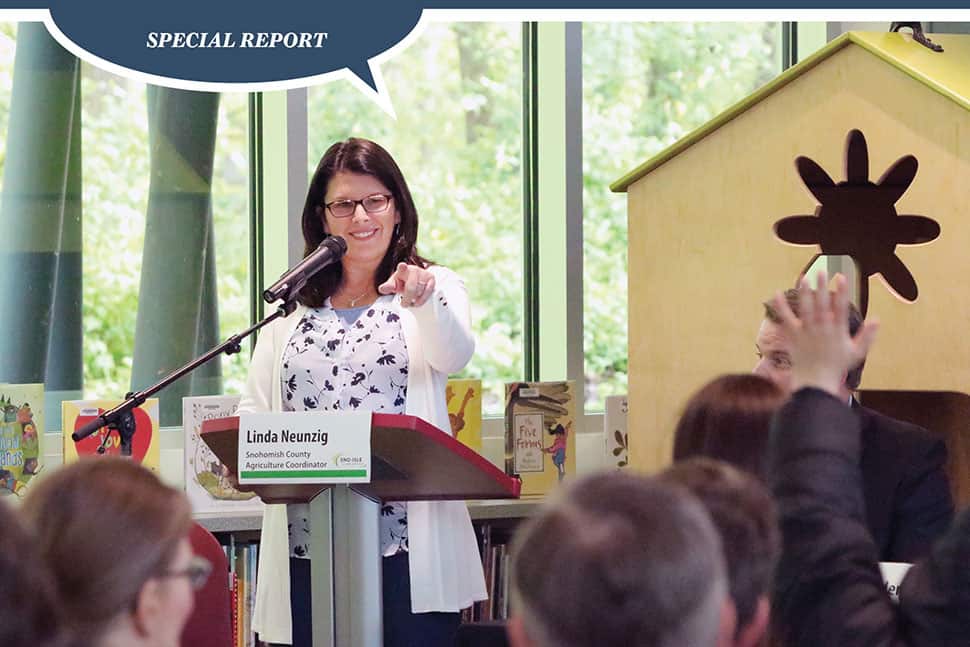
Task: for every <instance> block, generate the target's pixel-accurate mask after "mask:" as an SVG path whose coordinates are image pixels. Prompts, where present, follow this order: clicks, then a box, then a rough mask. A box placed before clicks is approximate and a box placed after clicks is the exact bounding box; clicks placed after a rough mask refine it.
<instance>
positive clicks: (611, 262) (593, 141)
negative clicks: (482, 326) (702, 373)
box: [583, 22, 780, 409]
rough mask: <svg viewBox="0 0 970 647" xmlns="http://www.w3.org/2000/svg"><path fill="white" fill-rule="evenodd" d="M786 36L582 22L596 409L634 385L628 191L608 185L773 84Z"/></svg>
mask: <svg viewBox="0 0 970 647" xmlns="http://www.w3.org/2000/svg"><path fill="white" fill-rule="evenodd" d="M777 41H778V23H689V22H684V23H583V247H584V249H583V270H584V271H583V275H584V276H583V288H584V296H583V302H584V307H585V316H584V321H583V329H584V337H585V339H584V345H585V356H586V371H585V372H586V408H587V409H602V408H603V401H604V398H606V397H607V396H610V395H616V394H621V393H626V391H627V287H628V285H627V220H626V195H623V194H615V193H611V192H610V189H609V185H610V184H611V183H612V182H614V181H616V180H617V179H618V178H620V177H621V176H622V175H624V174H625V173H627V172H629V171H630V170H632V169H633V168H635V167H636V166H637V165H639V164H641V163H642V162H644V161H646V160H647V159H649V158H650V157H653V156H654V155H656V154H657V153H659V152H660V151H662V150H664V149H665V148H667V147H668V146H670V145H671V144H673V143H674V142H676V141H677V140H678V139H680V138H681V137H683V136H684V135H686V134H687V133H689V132H690V131H692V130H694V129H695V128H697V127H699V126H701V125H703V124H704V123H706V122H707V121H709V120H710V119H712V118H713V117H715V116H716V115H717V114H718V113H720V112H721V111H722V110H724V109H725V108H727V107H728V106H730V105H731V104H732V103H734V102H736V101H738V100H740V99H742V98H744V97H745V96H747V95H748V94H750V93H751V92H752V91H754V90H755V89H756V88H758V87H759V86H761V85H763V84H764V83H766V82H768V81H769V80H771V79H772V78H773V77H774V76H775V75H776V74H778V73H779V72H780V55H779V54H778V49H777ZM698 181H699V182H702V181H703V178H699V179H698ZM684 190H690V187H685V188H684ZM669 271H670V272H671V273H672V274H673V273H676V272H677V271H678V268H676V267H671V268H669ZM630 280H631V281H636V280H644V277H630Z"/></svg>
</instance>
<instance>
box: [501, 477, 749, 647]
mask: <svg viewBox="0 0 970 647" xmlns="http://www.w3.org/2000/svg"><path fill="white" fill-rule="evenodd" d="M512 561H513V563H512V568H511V572H512V595H513V597H512V603H513V608H512V617H511V619H510V620H509V624H508V633H509V639H510V642H511V644H512V645H513V647H600V646H601V645H621V646H623V647H685V646H687V645H690V646H691V647H712V646H714V645H718V646H725V647H726V646H727V645H730V644H731V636H732V635H733V633H734V626H735V614H734V606H733V604H732V603H731V599H730V597H729V595H728V592H727V590H728V586H727V577H726V573H725V566H724V558H723V555H722V552H721V542H720V538H719V536H718V532H717V529H716V528H715V527H714V525H713V524H712V523H711V519H710V516H709V515H708V514H707V512H706V511H705V510H704V507H703V506H702V505H701V504H700V503H699V502H698V501H697V499H696V498H695V497H693V496H692V495H691V494H690V493H689V492H688V491H687V490H686V489H685V488H683V487H680V486H676V485H673V484H670V483H665V482H663V481H661V480H660V479H657V478H648V477H644V476H637V475H633V474H625V473H620V472H609V473H602V474H597V475H592V476H587V477H585V478H582V479H579V480H578V481H576V482H574V483H573V484H572V485H571V486H570V487H568V488H565V491H560V492H559V493H558V494H557V495H556V497H555V498H554V499H553V500H551V501H550V502H549V503H548V504H546V505H544V507H543V508H542V510H541V511H540V512H539V514H538V515H537V516H535V517H534V518H532V519H531V520H530V521H528V522H527V523H526V525H525V526H524V527H523V528H522V529H521V530H520V531H519V532H518V533H517V534H516V538H515V545H514V547H513V557H512Z"/></svg>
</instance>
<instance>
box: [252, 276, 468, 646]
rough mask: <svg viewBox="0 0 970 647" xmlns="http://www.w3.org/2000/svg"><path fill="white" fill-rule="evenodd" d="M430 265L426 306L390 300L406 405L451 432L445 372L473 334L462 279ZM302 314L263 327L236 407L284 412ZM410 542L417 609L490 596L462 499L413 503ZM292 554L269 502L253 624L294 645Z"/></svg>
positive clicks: (281, 517) (459, 364)
mask: <svg viewBox="0 0 970 647" xmlns="http://www.w3.org/2000/svg"><path fill="white" fill-rule="evenodd" d="M430 271H431V272H432V273H433V274H434V277H435V291H434V294H433V295H432V296H431V298H430V299H428V301H427V302H426V303H425V304H424V305H422V306H420V307H417V308H403V307H401V305H400V299H398V298H395V299H393V303H394V306H393V307H394V308H395V309H396V311H397V312H398V314H399V315H400V317H401V328H402V330H403V333H404V340H405V342H406V344H407V349H408V394H407V403H406V405H405V411H406V412H407V413H408V414H410V415H414V416H418V417H420V418H423V419H425V420H427V421H428V422H430V423H431V424H433V425H434V426H436V427H438V428H439V429H443V430H450V429H451V425H450V422H449V420H448V407H447V403H446V402H445V386H446V382H447V380H448V374H449V373H454V372H457V371H460V370H461V369H462V368H464V366H465V364H467V363H468V361H469V360H470V359H471V356H472V354H473V353H474V351H475V339H474V337H473V336H472V333H471V325H470V315H469V305H468V294H467V292H466V290H465V284H464V283H463V282H462V280H461V278H460V277H459V276H458V275H457V274H455V273H454V272H452V271H451V270H449V269H447V268H445V267H442V266H440V265H435V266H432V267H431V268H430ZM305 312H306V308H305V307H303V306H298V307H297V309H296V311H295V312H293V313H292V314H291V315H289V316H288V317H285V318H281V319H277V320H276V321H274V322H272V323H271V324H269V325H267V326H266V327H265V328H264V329H263V330H262V331H261V333H260V335H259V341H258V342H257V343H256V349H255V351H254V352H253V359H252V363H251V364H250V367H249V377H248V379H247V381H246V389H245V392H244V394H243V396H242V400H241V402H240V404H239V410H238V411H239V413H251V412H259V411H281V410H282V387H281V385H280V372H281V365H282V357H283V351H284V349H285V348H286V344H287V342H289V340H290V337H291V336H292V335H293V332H294V330H295V329H296V326H297V324H298V323H299V321H300V319H301V318H302V317H303V314H304V313H305ZM408 545H409V553H408V555H409V561H410V575H411V611H412V612H414V613H423V612H429V611H451V612H454V611H460V610H461V609H463V608H465V607H467V606H469V605H471V604H472V603H474V602H475V601H476V600H484V599H486V598H487V595H486V592H485V577H484V574H483V572H482V563H481V557H480V556H479V554H478V544H477V543H476V541H475V533H474V531H473V530H472V525H471V520H470V518H469V516H468V508H467V507H466V506H465V503H464V502H462V501H435V502H432V501H411V502H409V503H408ZM288 558H289V540H288V536H287V520H286V506H283V505H268V506H266V507H265V509H264V512H263V529H262V538H261V544H260V551H259V570H258V572H259V574H260V576H259V577H258V578H257V579H256V607H255V609H254V611H253V629H254V630H255V631H257V632H259V634H260V638H261V639H262V640H265V641H267V642H273V643H283V644H290V643H291V640H292V638H291V636H292V626H291V625H292V623H291V620H290V581H289V580H290V578H289V561H288ZM270 573H272V574H273V575H272V576H271V577H267V575H269V574H270Z"/></svg>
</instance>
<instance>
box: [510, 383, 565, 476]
mask: <svg viewBox="0 0 970 647" xmlns="http://www.w3.org/2000/svg"><path fill="white" fill-rule="evenodd" d="M574 390H575V385H574V383H573V382H572V381H564V382H511V383H508V384H506V385H505V471H506V473H508V474H515V475H518V476H519V478H521V479H522V494H523V495H537V494H546V493H548V492H550V491H552V489H553V488H555V487H556V486H557V485H558V484H559V483H562V482H563V481H565V480H567V479H568V478H571V477H573V476H574V475H575V474H576V433H575V424H574V421H575V419H576V399H575V395H574Z"/></svg>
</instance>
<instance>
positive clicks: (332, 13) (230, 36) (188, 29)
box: [21, 0, 421, 91]
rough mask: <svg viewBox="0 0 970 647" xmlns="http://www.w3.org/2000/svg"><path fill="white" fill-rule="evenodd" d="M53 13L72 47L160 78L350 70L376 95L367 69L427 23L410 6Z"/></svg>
mask: <svg viewBox="0 0 970 647" xmlns="http://www.w3.org/2000/svg"><path fill="white" fill-rule="evenodd" d="M48 4H49V5H50V6H49V9H50V15H51V22H52V23H53V26H54V27H55V28H56V30H57V31H59V32H60V35H62V36H63V38H66V39H67V40H69V41H70V43H73V44H74V45H76V46H77V47H78V48H80V49H82V50H84V51H85V52H88V53H90V54H91V55H93V56H94V57H96V58H97V59H100V60H102V61H107V62H108V63H111V64H114V65H118V66H120V67H123V68H126V69H129V70H134V71H136V72H140V73H143V74H147V75H151V76H154V77H161V78H168V79H178V80H183V81H190V82H197V83H220V84H226V83H231V84H260V83H268V82H280V81H292V80H297V79H304V78H309V77H315V76H319V75H322V74H327V73H329V72H334V71H337V70H341V69H343V68H347V69H349V70H350V71H351V72H353V73H354V74H356V75H357V76H358V77H360V79H361V80H362V81H364V83H366V84H367V85H368V86H370V87H371V88H372V89H373V90H374V91H377V86H376V84H375V81H374V78H373V76H372V74H371V71H370V66H369V64H368V60H369V59H371V58H373V57H375V56H377V55H378V54H380V53H381V52H384V51H386V50H387V49H389V48H391V47H393V46H394V45H395V44H397V43H398V42H400V41H401V40H402V39H403V38H404V37H405V36H407V34H408V33H410V32H411V30H412V29H414V27H415V26H416V25H417V23H418V19H419V18H420V16H421V7H420V6H419V3H418V2H416V1H412V0H368V1H366V2H339V3H338V2H319V1H318V2H312V1H311V2H307V1H306V0H299V1H297V0H275V1H274V2H260V3H252V2H227V1H225V0H206V1H203V2H190V1H189V0H167V1H166V2H164V3H161V2H158V3H141V2H131V1H130V0H84V1H83V2H77V1H76V0H51V2H49V3H48ZM21 6H22V5H21Z"/></svg>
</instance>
